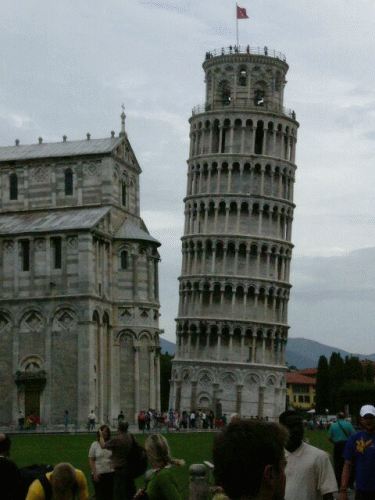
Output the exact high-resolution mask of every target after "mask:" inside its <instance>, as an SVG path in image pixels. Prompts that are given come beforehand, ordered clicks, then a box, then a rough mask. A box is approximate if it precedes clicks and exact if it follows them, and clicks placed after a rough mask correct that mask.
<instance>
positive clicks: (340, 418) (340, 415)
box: [336, 411, 345, 420]
mask: <svg viewBox="0 0 375 500" xmlns="http://www.w3.org/2000/svg"><path fill="white" fill-rule="evenodd" d="M336 418H337V420H344V418H345V415H344V413H343V412H342V411H340V412H339V413H338V414H337V416H336Z"/></svg>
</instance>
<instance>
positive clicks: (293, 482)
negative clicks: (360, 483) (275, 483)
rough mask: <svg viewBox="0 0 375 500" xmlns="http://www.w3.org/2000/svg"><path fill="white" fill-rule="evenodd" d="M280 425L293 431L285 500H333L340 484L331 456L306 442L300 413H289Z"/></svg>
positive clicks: (290, 432)
mask: <svg viewBox="0 0 375 500" xmlns="http://www.w3.org/2000/svg"><path fill="white" fill-rule="evenodd" d="M279 422H280V424H282V425H284V426H285V427H286V428H287V429H288V431H289V439H288V442H287V444H286V450H287V451H286V453H285V458H286V460H287V466H286V468H285V475H286V488H285V500H321V499H323V500H333V493H334V492H335V491H337V483H336V478H335V474H334V472H333V467H332V465H331V461H330V459H329V455H328V453H326V452H325V451H323V450H320V449H319V448H316V447H315V446H311V445H309V444H307V443H305V442H304V441H303V434H304V429H303V421H302V417H301V416H300V415H299V414H298V413H297V412H296V411H285V412H284V413H282V414H281V415H280V417H279Z"/></svg>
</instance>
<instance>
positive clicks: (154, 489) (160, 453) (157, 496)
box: [145, 434, 185, 500]
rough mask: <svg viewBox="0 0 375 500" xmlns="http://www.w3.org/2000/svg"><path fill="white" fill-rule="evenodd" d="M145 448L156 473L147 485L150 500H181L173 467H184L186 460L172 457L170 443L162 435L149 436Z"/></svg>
mask: <svg viewBox="0 0 375 500" xmlns="http://www.w3.org/2000/svg"><path fill="white" fill-rule="evenodd" d="M145 448H146V451H147V455H148V458H149V460H150V462H151V464H152V467H153V468H154V472H153V474H152V475H151V477H150V480H149V482H148V484H147V489H146V491H147V496H148V499H149V500H181V495H180V492H179V489H178V485H177V482H176V480H175V478H174V476H173V474H172V465H175V466H177V467H182V466H183V465H185V462H184V460H178V459H177V458H172V457H171V452H170V450H169V445H168V441H167V440H166V439H165V437H164V436H162V435H161V434H154V435H152V436H149V437H148V438H147V440H146V444H145Z"/></svg>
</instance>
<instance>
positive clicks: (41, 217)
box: [0, 207, 111, 235]
mask: <svg viewBox="0 0 375 500" xmlns="http://www.w3.org/2000/svg"><path fill="white" fill-rule="evenodd" d="M110 210H111V209H110V207H98V208H81V209H72V210H56V211H55V210H54V211H52V212H51V211H49V212H18V213H13V214H4V215H0V234H1V235H3V234H18V233H34V232H52V231H66V230H72V229H90V228H91V227H93V226H95V225H96V224H97V223H98V222H99V221H100V219H101V218H102V217H103V216H104V215H105V214H107V213H108V212H109V211H110Z"/></svg>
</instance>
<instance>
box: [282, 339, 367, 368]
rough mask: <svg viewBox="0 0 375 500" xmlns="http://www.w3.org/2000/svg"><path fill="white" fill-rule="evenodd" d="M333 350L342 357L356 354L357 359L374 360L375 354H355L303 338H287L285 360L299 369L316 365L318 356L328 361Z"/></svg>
mask: <svg viewBox="0 0 375 500" xmlns="http://www.w3.org/2000/svg"><path fill="white" fill-rule="evenodd" d="M333 352H338V353H339V354H340V355H341V357H342V358H343V359H344V358H345V356H358V357H359V359H371V360H372V361H375V354H370V355H364V354H356V353H352V352H348V351H344V350H342V349H338V348H337V347H331V346H327V345H324V344H321V343H320V342H315V340H309V339H303V338H288V343H287V346H286V361H287V363H288V366H296V367H297V368H298V369H299V370H303V369H304V368H315V367H317V366H318V362H319V358H320V356H325V357H326V358H327V359H328V361H329V358H330V357H331V354H332V353H333Z"/></svg>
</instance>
